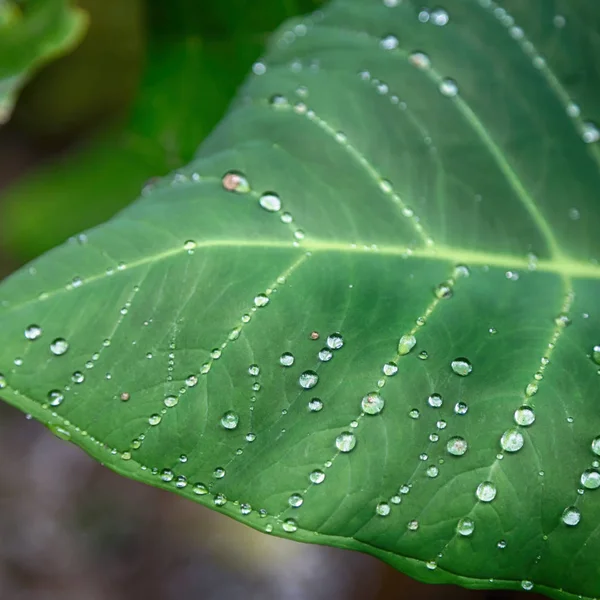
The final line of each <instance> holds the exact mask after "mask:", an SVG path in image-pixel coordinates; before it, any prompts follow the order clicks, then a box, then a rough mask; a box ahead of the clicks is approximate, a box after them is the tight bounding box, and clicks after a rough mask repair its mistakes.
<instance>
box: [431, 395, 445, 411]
mask: <svg viewBox="0 0 600 600" xmlns="http://www.w3.org/2000/svg"><path fill="white" fill-rule="evenodd" d="M443 403H444V400H443V399H442V397H441V396H440V395H439V394H431V396H429V398H427V404H429V406H431V407H432V408H440V406H442V404H443Z"/></svg>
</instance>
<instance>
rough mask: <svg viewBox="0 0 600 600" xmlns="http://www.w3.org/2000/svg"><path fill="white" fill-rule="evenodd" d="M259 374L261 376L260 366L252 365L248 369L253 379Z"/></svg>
mask: <svg viewBox="0 0 600 600" xmlns="http://www.w3.org/2000/svg"><path fill="white" fill-rule="evenodd" d="M259 374H260V367H259V366H258V365H250V366H249V367H248V375H252V376H253V377H256V376H257V375H259Z"/></svg>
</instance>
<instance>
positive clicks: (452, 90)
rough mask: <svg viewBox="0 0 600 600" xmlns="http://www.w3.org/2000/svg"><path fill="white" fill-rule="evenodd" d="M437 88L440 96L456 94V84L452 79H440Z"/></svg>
mask: <svg viewBox="0 0 600 600" xmlns="http://www.w3.org/2000/svg"><path fill="white" fill-rule="evenodd" d="M439 90H440V93H441V94H442V96H446V97H448V98H452V97H454V96H456V95H457V94H458V85H457V83H456V81H454V79H450V78H449V77H446V78H445V79H442V81H440V86H439Z"/></svg>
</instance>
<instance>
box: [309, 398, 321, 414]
mask: <svg viewBox="0 0 600 600" xmlns="http://www.w3.org/2000/svg"><path fill="white" fill-rule="evenodd" d="M322 409H323V402H322V401H321V400H320V399H319V398H313V399H312V400H311V401H310V402H309V403H308V410H310V411H311V412H319V411H320V410H322Z"/></svg>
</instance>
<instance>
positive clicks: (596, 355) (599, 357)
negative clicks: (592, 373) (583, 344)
mask: <svg viewBox="0 0 600 600" xmlns="http://www.w3.org/2000/svg"><path fill="white" fill-rule="evenodd" d="M592 360H593V361H594V362H595V363H596V364H597V365H600V344H598V345H597V346H594V348H593V349H592Z"/></svg>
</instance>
